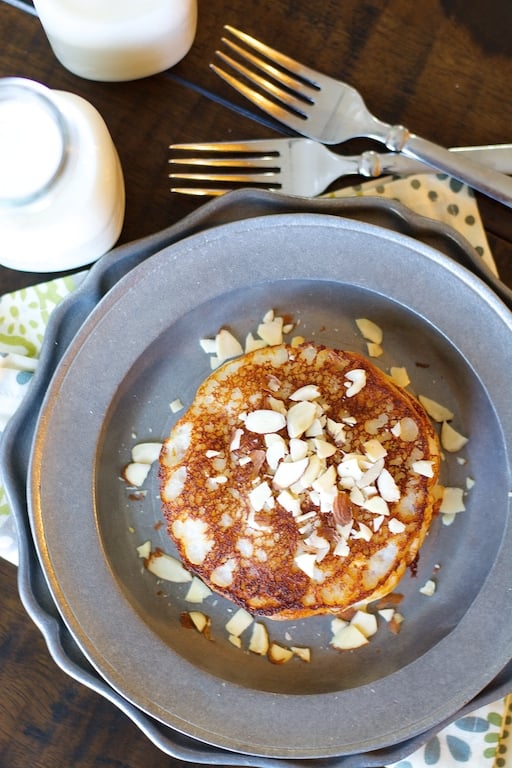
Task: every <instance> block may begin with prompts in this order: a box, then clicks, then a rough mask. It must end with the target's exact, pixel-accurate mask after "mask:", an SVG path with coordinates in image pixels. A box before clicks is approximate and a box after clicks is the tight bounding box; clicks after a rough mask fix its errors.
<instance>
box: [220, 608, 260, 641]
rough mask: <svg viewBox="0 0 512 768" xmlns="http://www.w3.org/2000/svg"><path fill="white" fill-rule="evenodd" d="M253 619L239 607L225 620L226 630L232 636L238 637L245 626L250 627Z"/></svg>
mask: <svg viewBox="0 0 512 768" xmlns="http://www.w3.org/2000/svg"><path fill="white" fill-rule="evenodd" d="M253 621H254V619H253V617H252V616H251V614H250V613H249V612H248V611H246V610H245V609H244V608H239V609H238V610H237V611H236V612H235V613H234V614H233V616H232V617H231V618H230V619H229V620H228V621H227V622H226V631H227V632H228V634H230V635H233V636H234V637H239V636H240V635H241V634H242V632H244V631H245V630H246V629H247V627H250V626H251V624H252V623H253Z"/></svg>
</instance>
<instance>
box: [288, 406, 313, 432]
mask: <svg viewBox="0 0 512 768" xmlns="http://www.w3.org/2000/svg"><path fill="white" fill-rule="evenodd" d="M315 417H316V406H315V404H314V403H312V402H310V401H309V400H301V401H300V402H298V403H295V405H292V407H291V408H290V409H289V410H288V413H287V416H286V427H287V429H288V436H289V437H290V438H292V437H300V436H301V435H303V434H304V432H306V430H307V429H308V428H309V427H310V426H311V424H312V423H313V421H314V419H315Z"/></svg>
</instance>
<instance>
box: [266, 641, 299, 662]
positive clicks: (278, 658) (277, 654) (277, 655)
mask: <svg viewBox="0 0 512 768" xmlns="http://www.w3.org/2000/svg"><path fill="white" fill-rule="evenodd" d="M267 656H268V659H269V661H271V662H272V664H286V662H287V661H290V659H291V658H293V651H292V650H291V649H290V648H285V647H284V646H283V645H279V643H271V644H270V647H269V649H268V653H267Z"/></svg>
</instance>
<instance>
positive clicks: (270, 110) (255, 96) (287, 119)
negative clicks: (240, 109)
mask: <svg viewBox="0 0 512 768" xmlns="http://www.w3.org/2000/svg"><path fill="white" fill-rule="evenodd" d="M210 67H211V69H212V70H213V71H214V72H215V74H217V75H218V76H219V77H220V78H222V80H224V81H225V82H226V83H228V85H230V86H231V87H232V88H234V89H235V91H238V92H239V93H241V94H242V96H245V98H246V99H249V101H252V103H253V104H256V106H257V107H259V108H260V109H262V110H263V112H267V114H269V115H272V117H274V118H275V119H276V120H280V121H281V122H282V123H284V124H285V125H288V126H289V127H290V128H294V129H295V130H296V131H297V133H303V132H304V120H305V117H299V115H298V114H296V113H294V112H291V111H290V110H288V109H284V108H283V107H281V106H279V104H276V103H275V102H274V101H271V100H270V99H267V98H266V96H263V94H261V93H258V91H255V90H254V89H253V88H250V87H249V86H248V85H245V83H242V82H240V81H239V80H237V79H236V77H233V75H230V74H228V73H227V72H225V71H224V70H223V69H221V68H220V67H217V66H216V65H215V64H210Z"/></svg>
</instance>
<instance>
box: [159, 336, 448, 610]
mask: <svg viewBox="0 0 512 768" xmlns="http://www.w3.org/2000/svg"><path fill="white" fill-rule="evenodd" d="M159 462H160V466H159V478H160V494H161V500H162V510H163V514H164V517H165V519H166V523H167V530H168V533H169V536H170V537H171V539H172V540H173V541H174V543H175V545H176V547H177V549H178V551H179V554H180V556H181V558H182V561H183V563H184V564H185V566H186V567H187V568H189V569H190V570H191V571H193V572H194V573H196V574H197V575H198V576H199V577H200V578H201V579H202V580H203V581H204V582H205V583H206V584H208V586H209V587H211V589H213V590H214V591H216V592H218V593H221V594H222V595H224V596H225V597H227V598H229V599H230V600H231V601H233V602H234V603H236V604H237V605H239V606H242V607H244V608H245V609H246V610H248V611H249V612H251V613H252V614H259V615H264V616H268V617H269V618H274V619H297V618H301V617H305V616H311V615H315V614H322V613H338V612H340V611H343V610H345V609H347V608H350V607H352V606H355V605H360V604H366V603H369V602H371V601H374V600H376V599H378V598H381V597H383V596H385V595H387V594H389V592H391V591H392V590H393V589H394V588H395V587H396V585H397V584H398V582H399V581H400V579H401V578H402V576H403V574H404V572H405V571H406V569H407V567H408V566H409V565H411V564H412V563H413V562H414V561H415V559H416V558H417V555H418V551H419V548H420V546H421V544H422V542H423V540H424V538H425V536H426V534H427V532H428V529H429V526H430V524H431V522H432V519H433V517H434V515H435V513H436V509H437V501H436V493H435V488H436V485H437V480H438V473H439V463H440V450H439V444H438V439H437V435H436V433H435V431H434V429H433V427H432V425H431V422H430V419H429V417H428V415H427V413H426V412H425V410H424V409H423V407H422V406H421V404H420V403H419V402H418V401H417V400H416V399H415V398H413V397H412V395H410V394H409V393H408V392H406V391H405V390H404V389H402V388H400V387H398V386H397V385H396V384H395V383H393V381H392V380H391V378H390V377H388V376H387V375H386V374H385V373H384V372H382V371H380V370H379V369H378V368H376V367H375V366H374V365H373V364H372V363H371V362H370V361H368V360H367V359H366V358H365V357H363V356H362V355H358V354H356V353H353V352H346V351H339V350H334V349H330V348H327V347H324V346H319V345H314V344H310V343H305V344H302V345H300V346H298V347H292V346H288V345H284V344H283V345H279V346H275V347H266V348H263V349H260V350H256V351H254V352H251V353H248V354H245V355H243V356H241V357H239V358H237V359H235V360H232V361H230V362H227V363H225V364H224V365H222V366H221V367H220V368H218V369H217V370H216V371H214V372H213V373H212V374H211V375H210V376H209V377H208V378H207V379H206V380H205V381H204V382H203V384H202V385H201V386H200V387H199V389H198V391H197V394H196V397H195V399H194V401H193V403H192V405H191V406H190V408H189V409H188V411H187V412H186V413H185V414H184V415H183V416H182V417H181V418H180V419H179V421H178V422H177V423H176V424H175V426H174V427H173V429H172V432H171V434H170V436H169V438H168V439H167V440H166V441H165V442H164V444H163V447H162V451H161V454H160V459H159Z"/></svg>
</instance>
